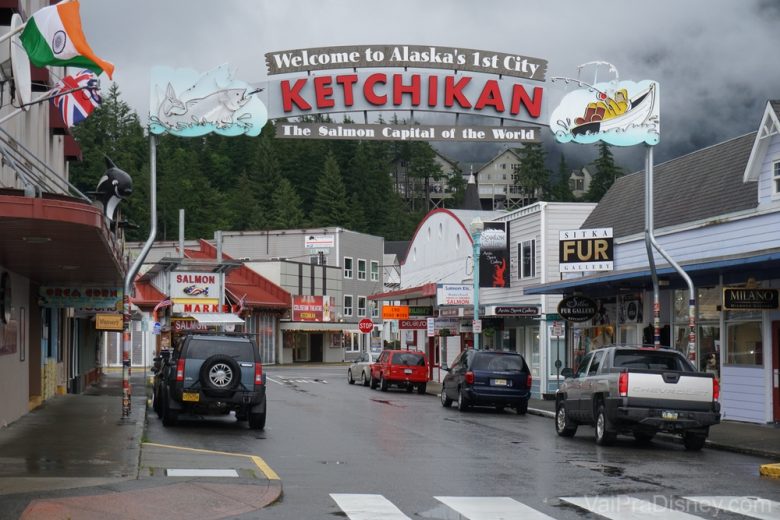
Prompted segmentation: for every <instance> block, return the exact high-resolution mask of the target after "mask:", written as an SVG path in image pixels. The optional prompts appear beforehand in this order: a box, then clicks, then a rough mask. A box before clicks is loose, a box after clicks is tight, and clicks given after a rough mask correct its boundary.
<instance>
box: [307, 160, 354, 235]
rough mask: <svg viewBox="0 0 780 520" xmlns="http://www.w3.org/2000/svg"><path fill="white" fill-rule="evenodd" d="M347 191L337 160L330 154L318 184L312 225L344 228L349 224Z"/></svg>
mask: <svg viewBox="0 0 780 520" xmlns="http://www.w3.org/2000/svg"><path fill="white" fill-rule="evenodd" d="M349 217H350V215H349V206H348V204H347V190H346V188H344V182H343V181H342V180H341V172H340V171H339V165H338V163H337V162H336V158H335V157H334V156H333V155H332V154H328V156H327V157H326V159H325V167H324V170H323V172H322V175H321V176H320V179H319V181H318V182H317V188H316V197H315V199H314V204H313V206H312V211H311V216H310V220H311V225H312V226H316V227H327V226H344V227H347V225H348V224H349Z"/></svg>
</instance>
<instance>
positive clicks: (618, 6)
mask: <svg viewBox="0 0 780 520" xmlns="http://www.w3.org/2000/svg"><path fill="white" fill-rule="evenodd" d="M81 16H82V23H83V27H84V32H85V34H86V36H87V41H88V42H89V44H90V45H91V47H92V49H93V50H94V51H95V53H96V54H97V55H98V56H100V57H101V58H103V59H106V60H108V61H111V62H113V63H114V64H115V65H116V72H115V74H114V81H116V83H117V84H118V85H119V88H120V91H121V93H122V96H123V99H125V100H126V101H127V102H128V103H129V104H130V105H131V106H132V107H133V108H134V109H135V110H136V111H137V112H138V114H139V116H141V118H142V120H143V121H144V122H145V121H146V116H147V114H148V111H149V108H148V104H149V89H150V79H149V71H150V68H151V67H152V66H155V65H165V66H171V67H188V68H193V69H196V70H199V71H207V70H209V69H212V68H213V67H215V66H217V65H220V64H222V63H230V64H231V66H232V67H234V68H237V73H236V77H237V78H239V79H242V80H244V81H247V82H250V83H252V82H257V81H264V80H266V79H268V76H267V74H266V68H265V54H266V53H267V52H271V51H280V50H287V49H299V48H309V47H323V46H329V45H371V44H415V45H440V46H449V47H461V48H471V49H479V50H488V51H497V52H505V53H510V54H520V55H525V56H531V57H535V58H542V59H545V60H547V61H548V74H547V78H548V79H549V78H550V77H552V76H575V75H576V69H577V65H579V64H582V63H585V62H589V61H593V60H603V61H608V62H610V63H612V64H614V65H615V66H616V67H617V69H618V70H619V72H620V78H621V79H630V80H634V81H639V80H643V79H652V80H656V81H658V82H660V85H661V90H660V102H661V105H660V106H661V142H660V144H659V145H658V146H657V147H656V149H655V156H656V163H660V162H663V161H665V160H668V159H671V158H674V157H677V156H679V155H682V154H684V153H688V152H690V151H693V150H696V149H699V148H702V147H705V146H709V145H712V144H715V143H717V142H721V141H724V140H727V139H730V138H733V137H736V136H739V135H743V134H745V133H747V132H751V131H754V130H756V129H757V126H758V124H759V122H760V118H761V115H762V113H763V109H764V106H765V104H766V101H767V100H768V99H780V60H779V59H778V53H779V52H780V30H778V27H780V0H651V1H645V2H639V1H630V0H609V1H603V0H555V1H545V0H536V1H533V2H530V1H526V0H500V1H490V0H484V1H475V0H393V1H377V0H273V1H271V0H251V1H250V0H220V1H219V2H214V1H206V0H187V1H183V0H177V1H173V0H132V1H130V0H121V1H120V0H81ZM102 83H103V85H104V88H105V87H107V85H108V79H107V77H106V76H102ZM545 88H546V89H558V88H562V87H559V86H558V84H557V83H556V84H549V82H548V84H547V86H546V87H545ZM421 118H422V116H420V118H418V119H421ZM484 124H496V123H495V120H486V121H485V122H484ZM544 131H545V132H546V129H544ZM548 141H549V140H548ZM549 142H550V147H549V152H550V154H552V156H554V157H555V156H557V155H558V154H560V153H561V151H562V152H563V153H565V154H566V157H567V158H568V159H570V162H574V163H576V162H577V161H582V162H585V161H588V160H590V159H592V157H593V156H594V154H593V146H592V145H591V146H585V145H577V144H571V143H570V144H566V145H556V144H552V141H549ZM443 151H444V152H445V153H446V154H448V155H451V156H453V157H454V158H455V159H458V160H460V161H463V162H469V161H475V162H479V161H485V160H487V159H489V158H490V157H491V156H492V155H494V154H495V153H496V152H497V151H498V148H497V145H490V144H472V145H459V146H451V145H450V146H449V147H448V148H447V149H445V150H443ZM642 153H643V152H641V147H632V149H628V150H621V151H616V157H617V158H618V160H619V161H621V162H622V164H623V165H624V166H625V167H626V168H627V169H628V170H629V171H634V170H635V169H638V168H640V167H641V164H642V162H641V157H642ZM575 165H576V164H572V166H575Z"/></svg>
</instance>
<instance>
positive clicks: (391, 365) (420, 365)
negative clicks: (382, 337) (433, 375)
mask: <svg viewBox="0 0 780 520" xmlns="http://www.w3.org/2000/svg"><path fill="white" fill-rule="evenodd" d="M370 377H371V379H370V383H369V384H370V385H371V388H373V389H375V388H377V387H379V388H380V389H381V390H382V391H383V392H385V391H387V389H388V388H389V387H390V386H397V387H400V388H406V391H407V392H411V391H412V390H414V389H415V388H417V393H418V394H424V393H425V390H426V388H427V384H428V360H427V358H426V356H425V353H423V352H417V351H413V350H383V351H382V352H381V353H380V354H379V359H377V361H376V363H373V364H372V365H371V376H370Z"/></svg>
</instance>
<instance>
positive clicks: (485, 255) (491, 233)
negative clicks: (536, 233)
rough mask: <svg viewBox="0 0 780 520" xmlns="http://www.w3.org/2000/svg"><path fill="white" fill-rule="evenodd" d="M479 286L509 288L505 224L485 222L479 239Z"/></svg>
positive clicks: (507, 230)
mask: <svg viewBox="0 0 780 520" xmlns="http://www.w3.org/2000/svg"><path fill="white" fill-rule="evenodd" d="M479 247H480V250H479V286H480V287H503V288H507V287H509V269H508V267H509V229H508V226H507V223H506V222H485V227H484V229H483V230H482V233H481V234H480V237H479Z"/></svg>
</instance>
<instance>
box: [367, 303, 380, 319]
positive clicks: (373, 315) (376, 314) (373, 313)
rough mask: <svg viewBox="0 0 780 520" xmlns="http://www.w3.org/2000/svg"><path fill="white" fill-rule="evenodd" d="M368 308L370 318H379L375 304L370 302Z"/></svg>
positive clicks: (377, 307)
mask: <svg viewBox="0 0 780 520" xmlns="http://www.w3.org/2000/svg"><path fill="white" fill-rule="evenodd" d="M368 306H369V308H370V309H371V317H372V318H376V317H378V316H379V305H378V304H377V302H375V301H372V302H369V304H368Z"/></svg>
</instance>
